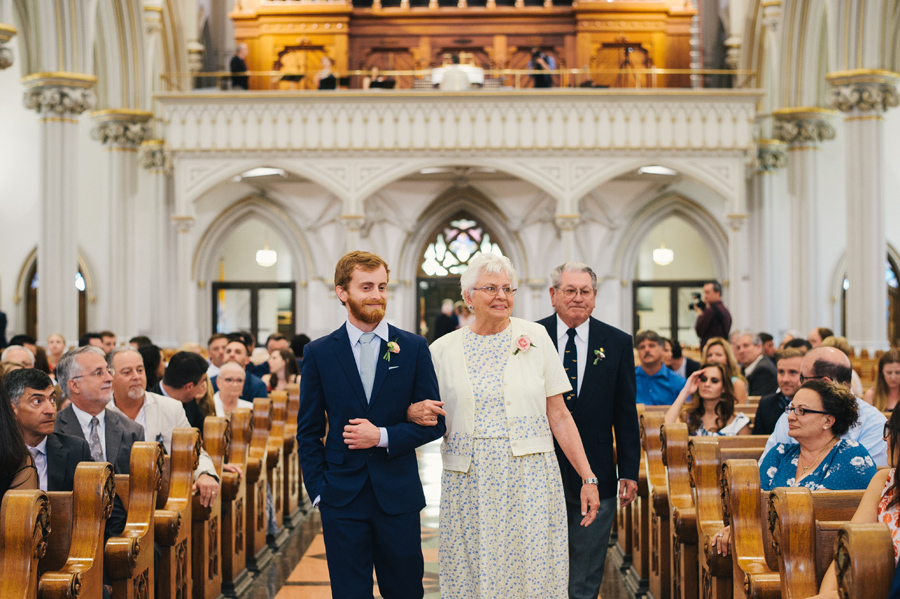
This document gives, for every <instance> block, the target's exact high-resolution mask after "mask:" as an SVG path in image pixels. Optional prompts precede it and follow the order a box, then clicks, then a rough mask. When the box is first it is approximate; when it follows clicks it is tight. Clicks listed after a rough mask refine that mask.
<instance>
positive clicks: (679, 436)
mask: <svg viewBox="0 0 900 599" xmlns="http://www.w3.org/2000/svg"><path fill="white" fill-rule="evenodd" d="M688 438H689V437H688V427H687V424H685V423H683V422H675V423H672V424H665V425H663V427H662V429H661V430H660V443H661V445H662V458H663V465H664V466H665V467H666V480H667V485H668V498H669V527H670V531H671V534H670V535H669V539H668V541H669V555H670V563H669V572H671V577H670V579H671V590H670V594H671V597H673V599H689V598H695V597H697V595H698V592H699V581H698V570H697V510H696V508H695V507H694V498H693V495H692V493H691V482H690V473H689V472H688V467H687V444H688Z"/></svg>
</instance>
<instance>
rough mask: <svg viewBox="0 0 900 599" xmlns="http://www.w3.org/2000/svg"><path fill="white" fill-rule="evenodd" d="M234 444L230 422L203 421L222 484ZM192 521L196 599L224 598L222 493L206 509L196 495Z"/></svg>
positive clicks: (206, 441)
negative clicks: (229, 449)
mask: <svg viewBox="0 0 900 599" xmlns="http://www.w3.org/2000/svg"><path fill="white" fill-rule="evenodd" d="M230 443H231V427H230V424H229V422H228V420H227V419H226V418H220V417H214V416H207V417H206V419H205V420H204V421H203V445H204V448H205V449H206V452H207V453H208V454H209V457H210V459H212V462H213V466H214V467H215V469H216V475H217V476H218V477H219V481H221V480H222V474H223V472H222V465H223V463H224V461H225V456H226V454H227V453H228V446H229V445H230ZM191 518H192V522H191V546H192V549H193V550H192V552H191V560H192V561H191V570H192V572H193V580H192V586H193V598H194V599H217V598H218V597H220V596H221V595H222V562H221V560H222V554H221V553H220V551H221V544H222V540H221V538H220V535H221V530H222V526H221V520H222V496H221V493H219V494H218V495H217V496H216V497H215V498H214V500H213V502H212V504H211V505H210V506H209V507H203V504H201V503H200V496H199V495H194V498H193V505H192V506H191Z"/></svg>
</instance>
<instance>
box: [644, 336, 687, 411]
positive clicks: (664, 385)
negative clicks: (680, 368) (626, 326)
mask: <svg viewBox="0 0 900 599" xmlns="http://www.w3.org/2000/svg"><path fill="white" fill-rule="evenodd" d="M634 346H635V347H636V348H637V350H638V358H639V359H640V362H641V363H640V365H639V366H635V367H634V377H635V383H636V384H637V398H636V401H637V403H642V404H646V405H648V406H668V405H671V404H672V402H673V401H675V398H676V397H678V394H679V393H680V392H681V389H682V388H683V387H684V383H685V380H684V377H681V376H678V375H677V374H675V373H674V372H672V371H671V370H669V368H668V367H667V366H666V365H665V364H663V362H662V356H663V352H662V337H660V336H659V335H658V334H656V332H655V331H641V332H640V333H638V334H637V335H635V337H634Z"/></svg>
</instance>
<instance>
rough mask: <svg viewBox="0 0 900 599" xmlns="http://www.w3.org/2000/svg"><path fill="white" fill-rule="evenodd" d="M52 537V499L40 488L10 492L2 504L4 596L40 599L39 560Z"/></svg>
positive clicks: (0, 583) (0, 576) (0, 589)
mask: <svg viewBox="0 0 900 599" xmlns="http://www.w3.org/2000/svg"><path fill="white" fill-rule="evenodd" d="M49 538H50V499H49V498H48V497H47V494H46V493H44V492H43V491H41V490H39V489H34V490H28V491H7V492H6V495H4V496H3V503H2V505H0V597H3V599H34V598H35V597H37V586H38V577H37V571H38V560H39V559H41V558H42V557H44V555H45V554H46V553H47V541H48V539H49Z"/></svg>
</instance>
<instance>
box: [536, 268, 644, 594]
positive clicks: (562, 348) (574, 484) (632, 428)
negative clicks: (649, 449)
mask: <svg viewBox="0 0 900 599" xmlns="http://www.w3.org/2000/svg"><path fill="white" fill-rule="evenodd" d="M550 278H551V285H552V286H551V287H550V302H551V303H552V304H553V308H554V309H555V310H556V314H554V315H553V316H550V317H548V318H545V319H543V320H540V321H538V322H539V324H542V325H544V327H546V329H547V332H548V333H549V334H550V338H551V339H553V340H554V341H555V342H556V344H557V349H558V350H559V357H560V360H562V363H563V366H565V368H566V372H567V374H568V375H569V378H570V380H571V382H572V391H571V392H570V393H568V394H566V395H565V396H564V399H565V402H566V405H567V406H568V408H569V411H570V412H572V417H573V418H574V419H575V425H576V426H577V427H578V432H579V433H580V434H581V442H582V444H583V445H584V452H585V454H586V455H587V458H588V461H589V462H590V464H591V469H592V470H593V471H594V473H595V474H596V475H597V479H598V480H597V481H596V482H597V487H598V490H599V491H600V509H599V511H598V513H597V518H596V520H595V521H594V522H593V523H592V524H591V525H590V526H587V527H583V526H580V525H579V524H580V522H581V520H582V514H581V500H580V498H579V493H580V490H581V487H582V480H581V477H579V476H578V473H577V472H576V471H575V469H574V468H573V467H572V465H571V464H570V463H569V461H568V460H567V459H566V456H565V454H564V453H563V452H562V450H561V449H560V447H559V444H557V445H556V457H557V459H558V460H559V467H560V472H561V474H562V480H563V487H564V488H565V495H566V509H567V511H568V515H569V597H570V598H571V599H596V597H597V595H598V594H599V593H600V584H601V582H602V581H603V569H604V566H605V563H606V549H607V547H608V545H609V534H610V530H611V528H612V523H613V518H615V514H616V492H617V491H618V497H619V498H620V499H621V501H622V505H623V506H625V505H628V504H629V503H630V502H631V501H632V500H633V499H634V496H635V493H636V492H637V478H638V466H639V461H640V455H641V448H640V433H639V430H638V420H637V409H636V408H635V371H634V353H633V352H632V350H631V346H632V341H631V336H630V335H628V334H627V333H624V332H622V331H620V330H619V329H616V328H614V327H611V326H609V325H608V324H605V323H603V322H600V321H599V320H597V319H596V318H593V317H592V316H591V313H592V312H593V310H594V304H595V301H596V297H597V275H596V274H594V271H593V270H591V268H590V267H589V266H588V265H587V264H583V263H580V262H566V263H565V264H563V265H561V266H558V267H557V268H556V269H555V270H554V271H553V272H552V273H551V276H550ZM614 434H615V441H616V450H615V451H613V435H614ZM617 466H618V471H617Z"/></svg>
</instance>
